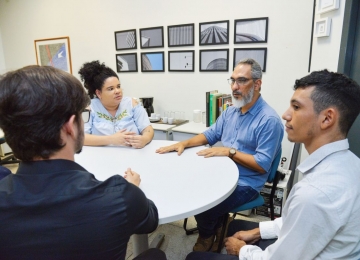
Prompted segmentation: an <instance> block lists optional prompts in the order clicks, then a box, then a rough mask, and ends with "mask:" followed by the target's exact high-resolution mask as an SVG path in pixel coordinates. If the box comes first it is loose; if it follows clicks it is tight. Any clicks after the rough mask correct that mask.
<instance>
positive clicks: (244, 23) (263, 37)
mask: <svg viewBox="0 0 360 260" xmlns="http://www.w3.org/2000/svg"><path fill="white" fill-rule="evenodd" d="M268 27H269V18H268V17H260V18H252V19H238V20H235V23H234V44H243V43H245V44H246V43H265V42H267V39H268Z"/></svg>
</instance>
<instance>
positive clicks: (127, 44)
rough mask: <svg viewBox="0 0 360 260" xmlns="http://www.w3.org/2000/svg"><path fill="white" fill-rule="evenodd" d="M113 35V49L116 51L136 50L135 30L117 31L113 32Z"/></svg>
mask: <svg viewBox="0 0 360 260" xmlns="http://www.w3.org/2000/svg"><path fill="white" fill-rule="evenodd" d="M114 35H115V49H116V50H117V51H121V50H131V49H137V44H136V29H132V30H125V31H117V32H114Z"/></svg>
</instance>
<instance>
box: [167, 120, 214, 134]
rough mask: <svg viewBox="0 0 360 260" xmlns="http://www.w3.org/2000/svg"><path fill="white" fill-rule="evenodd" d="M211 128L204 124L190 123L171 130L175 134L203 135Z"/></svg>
mask: <svg viewBox="0 0 360 260" xmlns="http://www.w3.org/2000/svg"><path fill="white" fill-rule="evenodd" d="M208 128H209V127H206V125H205V124H203V123H194V122H189V123H186V124H183V125H180V126H177V127H174V128H172V129H171V130H172V131H173V132H183V133H189V134H201V133H202V132H204V131H205V130H206V129H208Z"/></svg>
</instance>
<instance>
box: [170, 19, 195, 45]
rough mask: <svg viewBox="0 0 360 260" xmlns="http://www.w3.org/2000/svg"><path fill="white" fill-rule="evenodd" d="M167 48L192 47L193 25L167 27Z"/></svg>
mask: <svg viewBox="0 0 360 260" xmlns="http://www.w3.org/2000/svg"><path fill="white" fill-rule="evenodd" d="M168 46H169V47H178V46H194V24H193V23H190V24H181V25H171V26H168Z"/></svg>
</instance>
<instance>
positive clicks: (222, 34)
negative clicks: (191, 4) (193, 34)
mask: <svg viewBox="0 0 360 260" xmlns="http://www.w3.org/2000/svg"><path fill="white" fill-rule="evenodd" d="M218 44H229V20H224V21H216V22H206V23H199V45H218Z"/></svg>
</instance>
